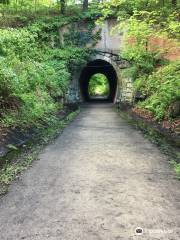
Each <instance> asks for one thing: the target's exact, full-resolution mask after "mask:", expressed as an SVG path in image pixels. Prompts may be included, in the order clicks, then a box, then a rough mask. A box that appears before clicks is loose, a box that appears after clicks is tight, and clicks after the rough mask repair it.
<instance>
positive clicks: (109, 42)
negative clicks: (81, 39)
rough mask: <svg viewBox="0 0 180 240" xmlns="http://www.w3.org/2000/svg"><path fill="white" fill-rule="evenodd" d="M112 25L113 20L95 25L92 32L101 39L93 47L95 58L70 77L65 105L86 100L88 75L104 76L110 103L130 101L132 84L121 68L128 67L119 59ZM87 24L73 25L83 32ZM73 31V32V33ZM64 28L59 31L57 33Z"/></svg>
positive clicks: (117, 35) (120, 38)
mask: <svg viewBox="0 0 180 240" xmlns="http://www.w3.org/2000/svg"><path fill="white" fill-rule="evenodd" d="M115 24H116V22H115V20H113V19H109V20H106V21H105V22H104V25H103V26H101V27H99V26H96V27H95V29H94V31H100V35H101V39H100V40H99V41H98V43H97V44H96V46H95V50H96V55H95V56H93V57H91V59H89V61H88V62H87V63H86V64H85V65H83V66H81V67H79V69H77V70H76V71H75V72H74V74H73V78H72V81H71V84H70V87H69V91H68V101H69V102H83V101H88V100H89V96H88V84H89V81H90V78H91V76H92V75H94V74H96V73H102V74H104V75H105V76H106V77H107V79H108V80H109V86H110V95H109V100H110V101H111V102H114V103H117V102H128V103H131V102H132V101H133V95H134V94H133V93H134V90H133V84H132V80H131V79H130V78H127V77H124V76H123V74H122V73H123V69H125V68H127V67H128V62H127V61H125V60H123V59H122V58H121V57H120V52H121V49H122V47H123V34H121V33H112V29H113V27H114V26H115ZM86 28H87V25H86V24H84V25H83V24H82V23H80V24H79V25H77V29H78V31H82V33H83V31H86ZM77 29H76V30H77ZM66 31H67V28H64V29H63V30H62V29H61V33H64V32H66Z"/></svg>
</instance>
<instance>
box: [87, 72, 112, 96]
mask: <svg viewBox="0 0 180 240" xmlns="http://www.w3.org/2000/svg"><path fill="white" fill-rule="evenodd" d="M109 94H110V88H109V81H108V79H107V77H106V76H105V75H103V74H101V73H96V74H94V75H93V76H92V77H91V78H90V81H89V85H88V95H89V97H90V99H91V100H107V99H108V98H109Z"/></svg>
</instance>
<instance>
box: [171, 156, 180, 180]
mask: <svg viewBox="0 0 180 240" xmlns="http://www.w3.org/2000/svg"><path fill="white" fill-rule="evenodd" d="M170 163H171V165H172V166H173V167H174V170H175V172H176V175H177V178H178V179H179V180H180V163H178V162H176V161H174V160H172V161H170Z"/></svg>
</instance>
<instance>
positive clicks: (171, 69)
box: [135, 61, 180, 120]
mask: <svg viewBox="0 0 180 240" xmlns="http://www.w3.org/2000/svg"><path fill="white" fill-rule="evenodd" d="M179 76H180V64H179V61H177V62H173V63H171V64H169V65H167V66H164V67H162V68H160V69H159V70H157V71H156V72H153V73H152V74H151V75H149V76H148V77H145V76H143V77H141V78H139V79H137V80H136V81H135V86H136V89H137V90H139V91H141V92H142V93H143V94H144V95H146V96H147V99H146V100H145V101H143V102H140V103H139V106H140V107H143V108H145V109H147V110H150V111H151V112H153V113H154V115H155V117H156V119H158V120H161V119H163V118H169V117H170V112H169V106H170V104H171V103H173V102H176V101H179V100H180V81H179Z"/></svg>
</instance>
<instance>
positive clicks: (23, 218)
mask: <svg viewBox="0 0 180 240" xmlns="http://www.w3.org/2000/svg"><path fill="white" fill-rule="evenodd" d="M39 158H40V160H39V161H36V162H34V163H33V166H32V167H31V168H29V169H28V170H27V171H26V172H24V173H23V174H22V175H21V176H20V179H19V180H17V181H16V182H14V183H13V184H12V185H11V187H10V190H9V193H8V194H7V195H5V196H4V197H3V198H1V199H0V239H1V240H21V239H27V240H39V239H40V240H45V239H50V240H55V239H58V240H121V239H122V240H129V239H147V240H155V239H156V240H161V239H163V240H179V239H180V198H179V197H180V182H179V181H178V180H176V179H175V174H174V172H173V170H172V169H170V166H169V163H168V161H167V158H166V156H165V155H163V154H161V153H160V151H159V150H158V149H157V148H156V147H155V146H154V145H153V144H151V143H150V142H149V141H148V140H147V139H145V138H144V137H143V135H142V134H141V133H140V132H138V131H137V130H135V129H133V128H132V127H131V126H129V125H128V124H127V123H126V122H125V120H123V119H121V118H120V117H119V115H118V114H117V113H116V111H115V110H114V109H113V108H112V106H111V105H108V104H106V105H105V104H97V105H87V106H85V107H84V108H83V109H82V111H81V113H80V114H79V116H78V117H77V118H76V120H75V121H74V122H72V123H71V124H70V125H69V126H68V127H67V128H66V129H65V130H64V132H63V134H62V135H61V136H59V138H58V139H57V140H56V141H55V143H53V144H51V145H49V146H47V147H46V148H45V149H44V151H43V152H42V153H41V154H40V156H39ZM137 227H141V228H143V230H144V232H143V234H142V235H136V234H135V229H136V228H137Z"/></svg>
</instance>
